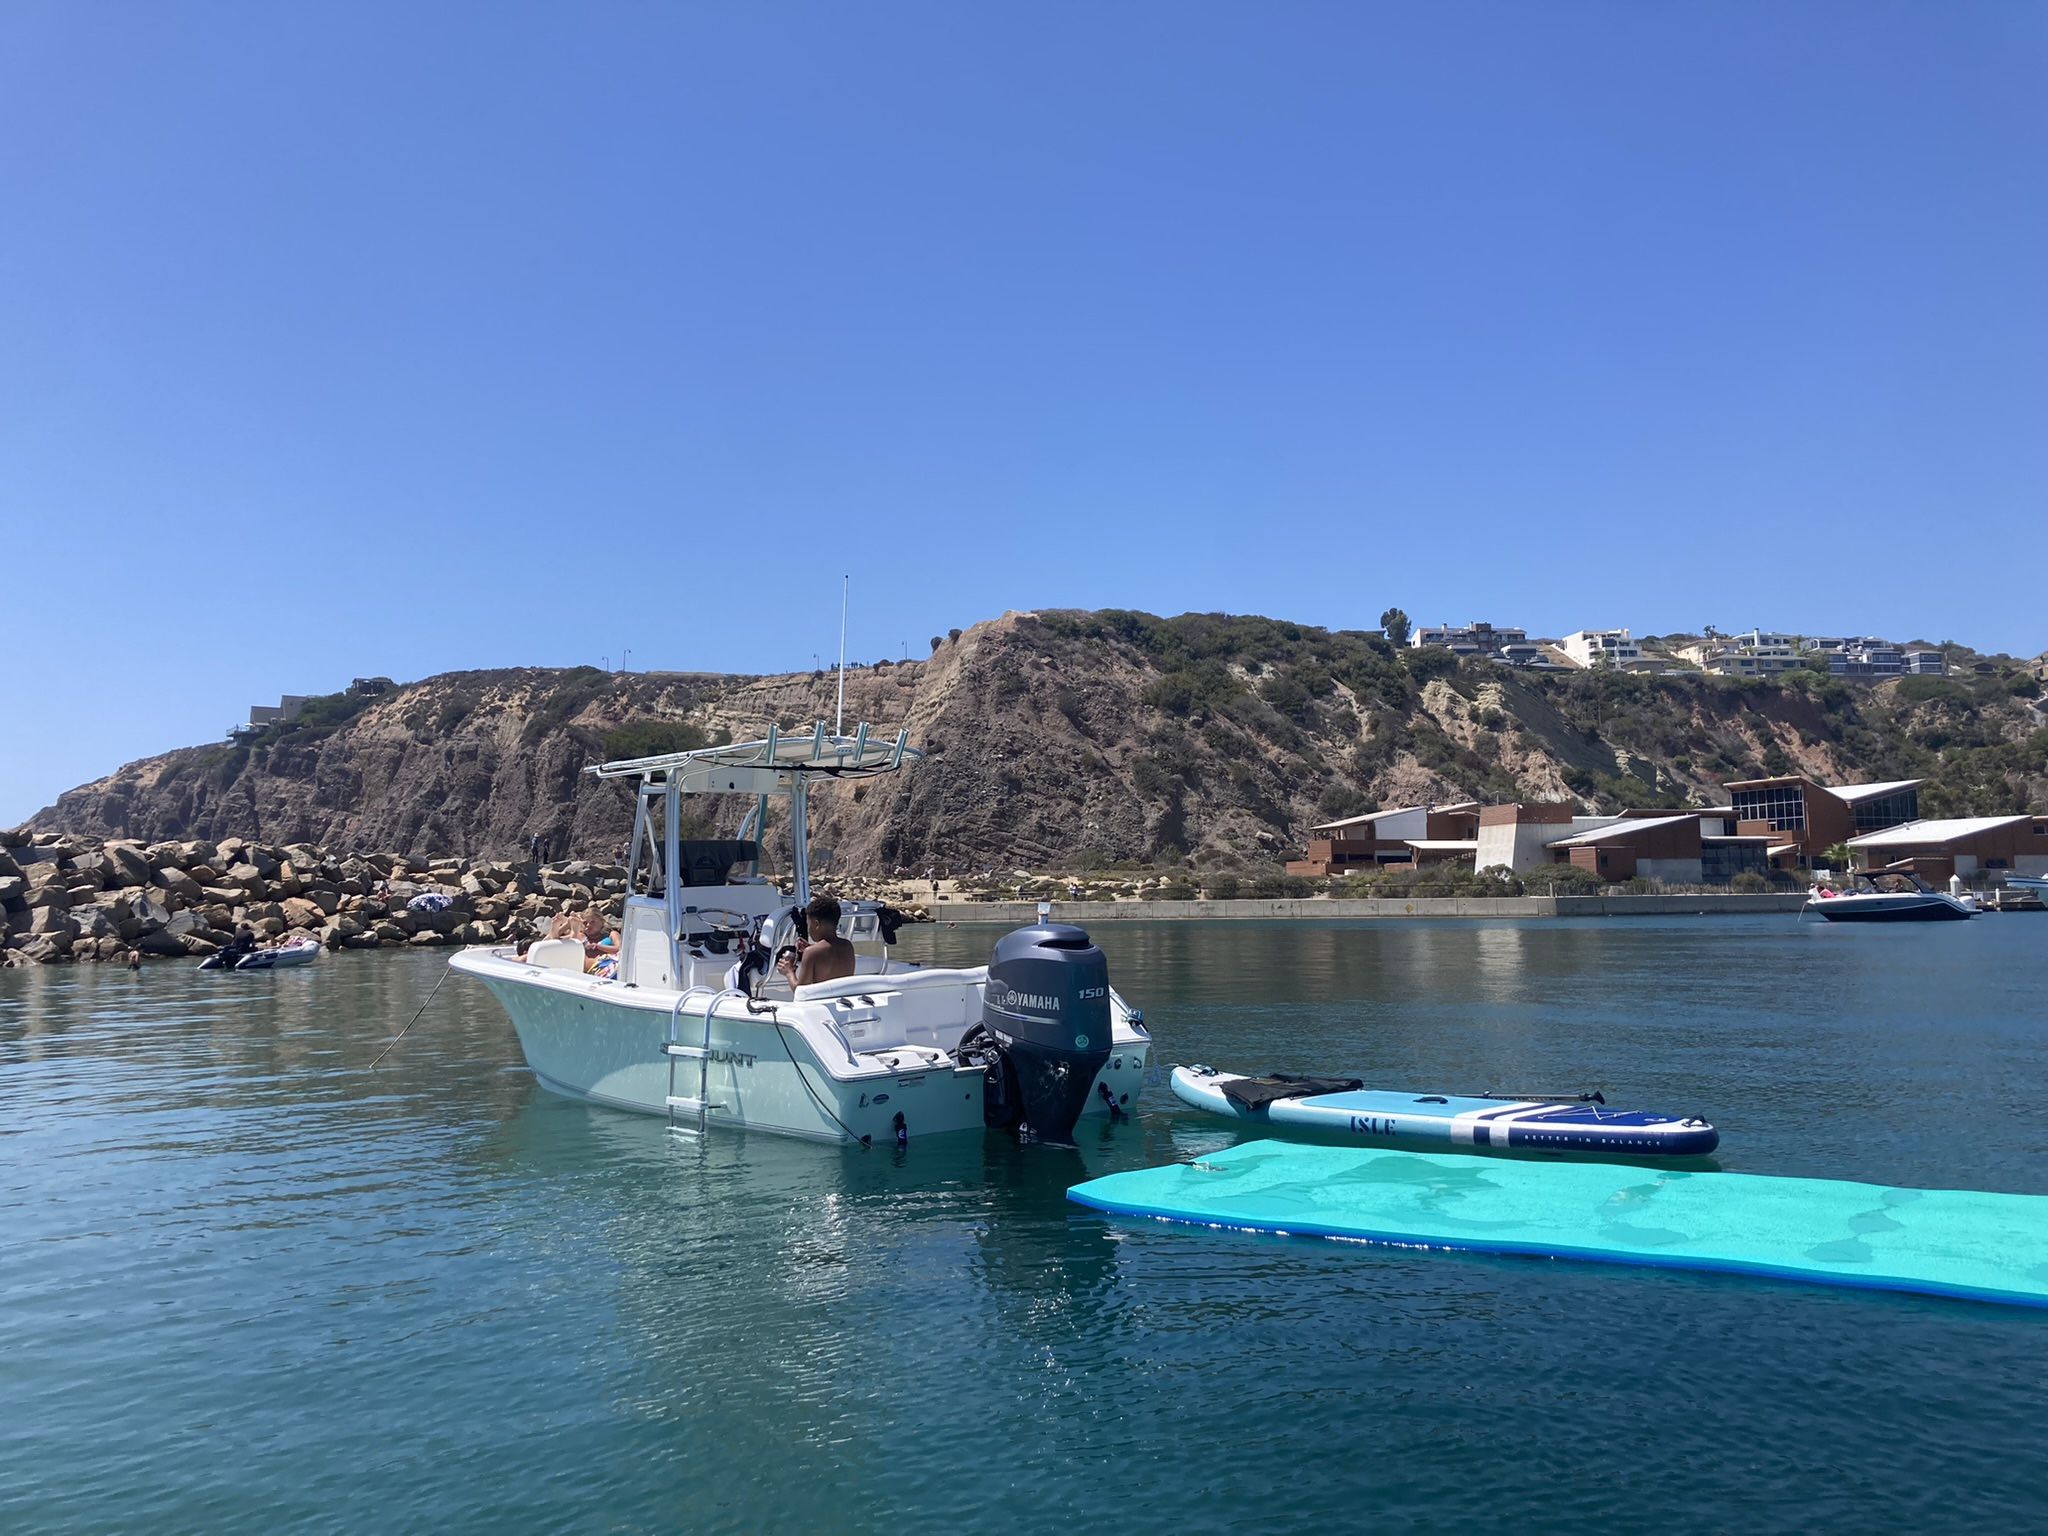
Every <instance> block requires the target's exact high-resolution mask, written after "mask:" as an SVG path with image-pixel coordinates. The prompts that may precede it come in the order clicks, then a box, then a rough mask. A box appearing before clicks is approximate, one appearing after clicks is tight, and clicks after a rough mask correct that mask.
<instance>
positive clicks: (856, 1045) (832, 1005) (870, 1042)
mask: <svg viewBox="0 0 2048 1536" xmlns="http://www.w3.org/2000/svg"><path fill="white" fill-rule="evenodd" d="M987 974H988V973H987V972H986V971H983V970H981V969H979V968H976V969H974V970H957V971H956V970H941V969H938V968H932V969H925V970H911V971H893V972H891V973H890V974H889V975H888V976H887V977H880V976H844V977H841V978H840V979H839V980H837V981H820V982H816V983H813V984H812V985H811V986H808V987H798V988H797V989H796V997H795V1000H796V1001H797V1002H799V1003H822V1004H824V1005H825V1008H826V1011H827V1012H828V1013H829V1014H830V1015H831V1017H832V1022H833V1024H834V1026H835V1027H837V1029H838V1030H839V1032H840V1034H841V1035H842V1036H844V1037H845V1039H846V1042H847V1044H848V1046H849V1047H851V1048H852V1049H853V1050H855V1051H875V1050H888V1049H889V1048H891V1047H892V1046H901V1045H923V1046H930V1047H931V1048H933V1049H934V1050H941V1051H950V1050H951V1049H952V1048H953V1047H954V1046H955V1045H956V1044H958V1043H959V1040H960V1036H961V1033H962V1032H963V1031H964V1030H965V1029H966V1027H967V1026H968V1025H970V1024H972V1023H974V1022H975V1021H976V1020H978V1019H979V1018H980V1017H981V990H982V984H983V982H984V981H986V980H987Z"/></svg>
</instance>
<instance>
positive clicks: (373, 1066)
mask: <svg viewBox="0 0 2048 1536" xmlns="http://www.w3.org/2000/svg"><path fill="white" fill-rule="evenodd" d="M447 979H448V969H447V967H446V966H443V967H442V969H441V981H446V980H447ZM441 981H437V982H435V983H434V990H433V991H432V992H429V993H428V994H427V1001H426V1002H425V1003H421V1004H420V1006H419V1009H418V1011H417V1012H415V1013H414V1014H413V1016H412V1017H411V1018H409V1019H407V1020H406V1021H405V1029H411V1028H412V1027H413V1025H415V1024H417V1023H419V1021H420V1014H422V1013H425V1012H426V1011H427V1005H428V1004H429V1003H432V1002H433V1000H434V998H435V997H436V996H437V995H438V994H439V993H440V991H441ZM405 1029H401V1030H400V1031H399V1032H398V1033H397V1034H395V1035H393V1036H392V1037H391V1045H387V1046H385V1047H384V1049H383V1050H381V1051H379V1052H378V1053H377V1059H376V1060H375V1061H373V1062H371V1063H370V1070H371V1071H372V1072H374V1071H376V1070H377V1068H378V1067H380V1066H382V1065H383V1063H384V1058H385V1057H386V1056H389V1055H390V1054H391V1050H392V1046H395V1045H397V1044H398V1042H399V1041H401V1040H403V1039H404V1038H405Z"/></svg>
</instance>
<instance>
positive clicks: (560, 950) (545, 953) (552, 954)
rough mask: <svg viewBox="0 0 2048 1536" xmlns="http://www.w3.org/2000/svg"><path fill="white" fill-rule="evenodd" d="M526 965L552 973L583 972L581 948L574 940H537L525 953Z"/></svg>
mask: <svg viewBox="0 0 2048 1536" xmlns="http://www.w3.org/2000/svg"><path fill="white" fill-rule="evenodd" d="M526 963H527V964H528V965H539V966H545V967H547V968H548V969H549V970H553V971H575V972H576V973H577V974H579V975H581V974H582V971H583V946H582V945H581V944H579V943H577V941H576V940H574V939H539V940H536V941H535V942H534V944H533V946H532V948H530V949H528V950H527V952H526Z"/></svg>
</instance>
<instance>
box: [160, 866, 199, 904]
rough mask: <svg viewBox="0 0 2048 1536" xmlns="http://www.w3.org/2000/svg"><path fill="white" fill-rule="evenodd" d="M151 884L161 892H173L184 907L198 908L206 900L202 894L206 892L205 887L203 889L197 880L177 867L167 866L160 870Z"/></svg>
mask: <svg viewBox="0 0 2048 1536" xmlns="http://www.w3.org/2000/svg"><path fill="white" fill-rule="evenodd" d="M151 883H152V884H154V885H156V886H157V887H158V888H159V889H161V890H165V891H170V892H172V893H173V894H174V895H176V896H177V897H178V899H179V900H180V901H181V902H182V903H183V904H184V905H186V906H188V907H190V906H196V905H197V904H198V903H199V902H200V901H201V900H203V899H204V897H203V894H202V893H203V891H204V887H202V886H201V885H200V883H199V882H198V881H197V880H194V879H193V878H192V877H191V876H190V875H188V874H186V873H185V871H184V870H182V869H179V868H177V867H176V866H175V865H170V866H166V867H165V868H163V869H159V870H158V871H157V872H156V873H155V875H153V876H152V877H151Z"/></svg>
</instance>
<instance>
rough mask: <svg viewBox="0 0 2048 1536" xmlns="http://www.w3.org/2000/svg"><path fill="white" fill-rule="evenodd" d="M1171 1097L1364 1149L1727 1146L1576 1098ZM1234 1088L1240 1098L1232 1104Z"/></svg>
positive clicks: (1219, 1092) (1715, 1134) (1668, 1118)
mask: <svg viewBox="0 0 2048 1536" xmlns="http://www.w3.org/2000/svg"><path fill="white" fill-rule="evenodd" d="M1172 1081H1173V1091H1174V1094H1175V1095H1176V1096H1177V1097H1178V1098H1180V1099H1181V1100H1182V1101H1183V1102H1184V1103H1187V1104H1192V1105H1193V1106H1194V1107H1195V1108H1196V1109H1206V1110H1208V1111H1209V1112H1210V1113H1212V1114H1218V1115H1228V1116H1229V1117H1230V1118H1231V1119H1233V1120H1251V1121H1256V1122H1258V1123H1259V1124H1262V1125H1270V1126H1276V1127H1277V1126H1299V1127H1301V1128H1303V1129H1313V1130H1319V1131H1329V1132H1334V1133H1335V1134H1337V1135H1340V1136H1355V1137H1358V1138H1360V1139H1361V1140H1368V1141H1414V1142H1436V1143H1438V1144H1439V1145H1442V1146H1445V1147H1448V1148H1465V1147H1472V1148H1482V1147H1483V1148H1486V1149H1488V1150H1492V1151H1501V1150H1507V1151H1511V1152H1608V1153H1626V1154H1627V1155H1629V1156H1631V1157H1704V1156H1705V1155H1706V1154H1707V1153H1709V1152H1711V1151H1713V1150H1714V1148H1716V1147H1717V1146H1719V1145H1720V1144H1721V1133H1720V1132H1719V1131H1717V1130H1715V1129H1714V1128H1713V1126H1711V1125H1709V1124H1708V1123H1707V1122H1706V1121H1704V1120H1700V1119H1696V1118H1692V1117H1689V1116H1679V1115H1653V1114H1648V1113H1646V1112H1644V1111H1642V1110H1636V1109H1614V1108H1611V1107H1609V1106H1608V1105H1606V1104H1602V1103H1597V1102H1588V1101H1585V1100H1580V1101H1577V1102H1570V1103H1567V1102H1561V1101H1558V1100H1548V1101H1546V1100H1543V1099H1502V1098H1499V1097H1498V1096H1496V1097H1492V1098H1482V1097H1475V1096H1469V1095H1459V1094H1442V1093H1397V1092H1389V1091H1387V1090H1384V1089H1370V1088H1351V1089H1343V1090H1340V1091H1337V1092H1321V1093H1318V1092H1315V1091H1314V1089H1313V1087H1306V1086H1305V1087H1304V1090H1303V1091H1302V1092H1301V1094H1300V1095H1299V1096H1295V1095H1292V1094H1288V1093H1287V1092H1286V1090H1287V1088H1288V1087H1290V1086H1291V1085H1290V1084H1288V1083H1287V1082H1285V1081H1284V1080H1276V1079H1272V1078H1248V1077H1243V1076H1239V1075H1236V1074H1234V1073H1229V1072H1218V1071H1217V1070H1216V1069H1215V1068H1213V1067H1199V1066H1197V1067H1176V1068H1174V1070H1173V1080H1172ZM1233 1090H1236V1094H1237V1097H1236V1098H1233Z"/></svg>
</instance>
